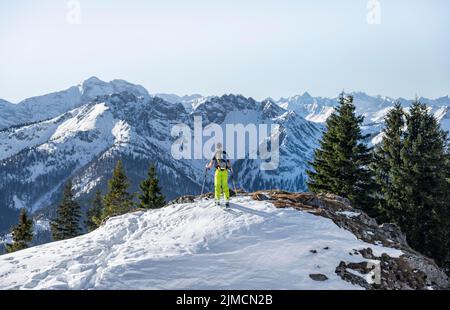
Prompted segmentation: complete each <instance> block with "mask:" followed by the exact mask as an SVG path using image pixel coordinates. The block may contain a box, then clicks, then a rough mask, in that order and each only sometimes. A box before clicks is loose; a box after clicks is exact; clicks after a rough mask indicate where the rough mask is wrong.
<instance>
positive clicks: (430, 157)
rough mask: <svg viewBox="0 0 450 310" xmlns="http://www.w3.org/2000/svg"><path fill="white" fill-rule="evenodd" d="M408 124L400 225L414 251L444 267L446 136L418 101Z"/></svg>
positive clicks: (447, 190) (445, 255) (446, 210)
mask: <svg viewBox="0 0 450 310" xmlns="http://www.w3.org/2000/svg"><path fill="white" fill-rule="evenodd" d="M406 125H407V129H406V133H405V139H404V144H403V148H402V151H401V159H402V162H403V173H402V183H403V187H402V190H401V191H400V193H399V194H400V195H401V197H402V199H404V202H403V203H402V204H403V208H402V211H403V213H404V214H405V221H404V222H403V223H400V224H401V226H402V230H403V231H404V232H405V233H406V236H407V239H408V242H409V244H410V245H411V246H412V247H413V248H414V249H416V250H418V251H420V252H421V253H423V254H425V255H427V256H430V257H432V258H434V259H435V260H436V262H437V263H438V264H440V265H442V264H444V263H445V261H447V259H448V255H449V253H448V252H449V248H448V237H449V227H450V226H449V217H448V215H449V212H448V208H449V203H448V198H449V197H450V196H449V182H448V180H447V171H446V170H447V169H446V165H447V157H446V156H447V155H446V153H445V152H446V151H445V150H446V144H447V136H446V133H444V132H443V131H442V130H441V129H440V127H439V123H438V122H437V120H436V119H435V118H434V116H433V115H431V114H430V113H429V112H428V109H427V106H426V105H424V104H421V103H420V102H418V101H416V102H415V103H413V104H412V106H411V108H410V111H409V114H408V115H407V116H406Z"/></svg>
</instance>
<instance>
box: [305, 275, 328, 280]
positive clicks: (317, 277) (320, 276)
mask: <svg viewBox="0 0 450 310" xmlns="http://www.w3.org/2000/svg"><path fill="white" fill-rule="evenodd" d="M309 277H310V278H311V279H313V280H314V281H326V280H328V277H327V276H326V275H324V274H321V273H312V274H310V275H309Z"/></svg>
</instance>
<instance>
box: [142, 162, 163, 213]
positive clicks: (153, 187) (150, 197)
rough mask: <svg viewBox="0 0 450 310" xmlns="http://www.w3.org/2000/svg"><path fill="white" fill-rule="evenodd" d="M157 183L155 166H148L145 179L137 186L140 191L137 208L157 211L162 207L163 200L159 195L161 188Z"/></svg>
mask: <svg viewBox="0 0 450 310" xmlns="http://www.w3.org/2000/svg"><path fill="white" fill-rule="evenodd" d="M158 183H159V181H158V178H157V176H156V171H155V166H154V165H150V167H149V169H148V174H147V179H145V180H144V181H142V182H141V184H140V185H139V188H140V189H141V194H140V195H139V196H138V198H139V204H138V207H139V208H143V209H157V208H161V207H163V206H164V203H165V198H164V195H163V194H162V193H161V188H160V187H159V185H158Z"/></svg>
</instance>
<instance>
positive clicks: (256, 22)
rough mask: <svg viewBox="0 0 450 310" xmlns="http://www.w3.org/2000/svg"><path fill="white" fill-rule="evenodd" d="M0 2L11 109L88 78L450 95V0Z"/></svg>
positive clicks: (247, 91) (184, 89)
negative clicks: (372, 5) (373, 1)
mask: <svg viewBox="0 0 450 310" xmlns="http://www.w3.org/2000/svg"><path fill="white" fill-rule="evenodd" d="M379 2H380V4H381V24H379V25H370V24H368V23H367V19H366V17H367V14H368V9H367V7H366V6H367V3H368V0H339V1H336V0H330V1H325V0H322V1H321V0H316V1H301V0H276V1H275V0H273V1H264V0H236V1H232V0H222V1H217V0H207V1H197V0H189V1H186V0H180V1H175V0H160V1H137V0H127V1H125V0H123V1H118V0H116V1H114V0H79V3H80V5H81V23H80V24H79V25H73V24H69V23H67V20H66V15H67V13H68V9H67V3H68V1H66V0H59V1H57V0H39V1H35V0H14V1H12V0H0V98H4V99H6V100H9V101H12V102H17V101H20V100H22V99H24V98H26V97H30V96H34V95H39V94H44V93H47V92H51V91H55V90H60V89H64V88H67V87H69V86H72V85H75V84H77V83H79V82H80V81H82V80H84V79H86V78H88V77H90V76H93V75H95V76H98V77H99V78H101V79H103V80H108V81H109V80H111V79H115V78H121V79H126V80H128V81H130V82H134V83H139V84H142V85H143V86H144V87H146V88H147V89H148V90H149V91H150V92H151V93H155V92H169V93H177V94H180V95H182V94H188V93H201V94H204V95H212V94H215V95H221V94H223V93H241V94H243V95H245V96H252V97H254V98H257V99H262V98H265V97H267V96H272V97H274V98H278V97H280V96H289V95H294V94H298V93H303V92H304V91H308V92H310V93H311V94H312V95H320V96H336V95H337V94H338V93H339V92H340V91H341V90H342V89H344V88H345V90H346V91H365V92H367V93H369V94H372V95H375V94H382V95H387V96H393V97H397V96H403V97H407V98H412V97H414V96H415V95H416V94H418V95H420V96H426V97H440V96H444V95H447V94H449V93H450V89H449V88H450V57H449V55H450V50H449V48H450V32H449V31H450V16H449V14H450V1H448V0H427V1H425V0H379Z"/></svg>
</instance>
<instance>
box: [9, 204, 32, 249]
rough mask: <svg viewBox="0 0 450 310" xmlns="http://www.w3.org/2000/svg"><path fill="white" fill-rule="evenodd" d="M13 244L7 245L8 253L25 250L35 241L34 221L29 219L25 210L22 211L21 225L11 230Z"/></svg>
mask: <svg viewBox="0 0 450 310" xmlns="http://www.w3.org/2000/svg"><path fill="white" fill-rule="evenodd" d="M11 234H12V238H13V243H12V244H7V245H6V251H7V252H8V253H12V252H15V251H19V250H23V249H26V248H27V247H28V244H29V243H30V242H31V241H32V240H33V219H31V218H28V216H27V212H26V210H25V209H21V210H20V214H19V224H18V225H16V226H14V227H13V228H12V230H11Z"/></svg>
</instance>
